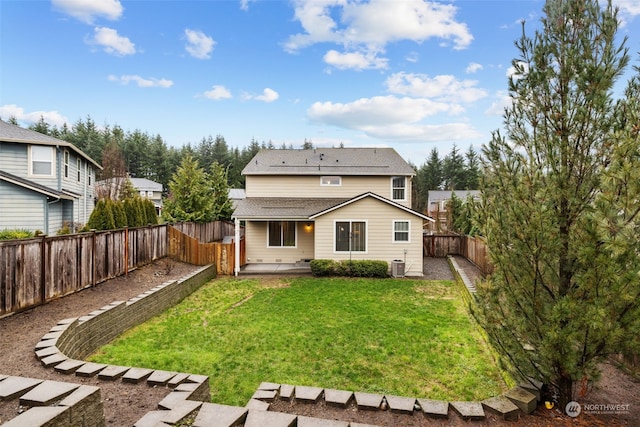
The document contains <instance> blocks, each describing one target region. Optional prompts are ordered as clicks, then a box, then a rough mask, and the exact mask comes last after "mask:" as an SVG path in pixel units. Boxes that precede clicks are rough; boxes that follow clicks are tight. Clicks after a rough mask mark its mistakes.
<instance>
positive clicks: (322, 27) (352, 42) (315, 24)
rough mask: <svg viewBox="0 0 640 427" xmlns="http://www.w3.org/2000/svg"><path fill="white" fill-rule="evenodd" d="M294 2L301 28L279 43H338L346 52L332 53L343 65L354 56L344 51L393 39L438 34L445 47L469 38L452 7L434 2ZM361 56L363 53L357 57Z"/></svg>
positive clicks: (374, 48)
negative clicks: (339, 56) (340, 55)
mask: <svg viewBox="0 0 640 427" xmlns="http://www.w3.org/2000/svg"><path fill="white" fill-rule="evenodd" d="M293 3H294V9H295V18H296V19H297V20H298V21H299V22H300V24H301V25H302V28H303V29H304V32H302V33H298V34H294V35H291V36H290V37H289V38H288V40H287V41H286V42H285V44H284V48H285V49H286V50H287V51H289V52H296V51H298V50H300V49H303V48H305V47H308V46H311V45H313V44H316V43H335V44H338V45H342V46H343V47H344V50H345V53H344V54H342V57H341V58H338V57H337V56H336V54H335V53H332V54H331V55H333V57H334V59H336V63H337V64H339V65H342V66H343V67H344V68H350V67H346V66H345V65H346V64H348V63H349V61H347V59H348V60H353V59H354V58H353V57H350V56H348V55H352V54H353V52H373V53H377V52H381V51H384V48H385V46H386V45H387V44H388V43H391V42H395V41H400V40H413V41H415V42H417V43H422V42H423V41H425V40H429V39H432V38H437V39H440V40H443V41H445V42H444V43H443V44H444V45H446V46H450V45H452V46H453V48H454V49H465V48H467V47H468V46H469V45H470V44H471V41H472V40H473V36H472V35H471V32H470V31H469V28H468V27H467V25H466V24H465V23H462V22H458V21H456V19H455V15H456V12H457V8H456V7H454V6H452V5H449V4H442V3H438V2H435V1H428V0H427V1H425V0H403V1H389V0H370V1H369V2H362V1H360V0H294V2H293ZM381 17H384V19H381ZM333 52H335V51H333ZM355 55H356V56H357V55H358V54H355ZM361 55H362V54H361ZM364 58H367V55H366V54H364V55H363V57H362V58H360V60H361V61H362V59H364ZM338 59H342V61H338ZM385 61H386V60H385ZM359 63H360V62H358V61H357V64H359ZM355 68H358V66H356V67H355Z"/></svg>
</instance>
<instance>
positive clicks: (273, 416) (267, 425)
mask: <svg viewBox="0 0 640 427" xmlns="http://www.w3.org/2000/svg"><path fill="white" fill-rule="evenodd" d="M296 418H297V416H295V415H292V414H285V413H282V412H267V411H256V410H253V409H250V410H249V413H248V414H247V419H246V420H245V421H244V427H293V426H295V425H296Z"/></svg>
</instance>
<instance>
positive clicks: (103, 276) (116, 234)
mask: <svg viewBox="0 0 640 427" xmlns="http://www.w3.org/2000/svg"><path fill="white" fill-rule="evenodd" d="M165 256H167V226H165V225H158V226H149V227H139V228H124V229H119V230H110V231H100V232H89V233H80V234H71V235H65V236H52V237H46V236H45V237H37V238H33V239H21V240H10V241H3V242H0V316H2V315H5V314H8V313H13V312H16V311H20V310H23V309H26V308H29V307H33V306H36V305H40V304H43V303H45V302H47V301H50V300H52V299H55V298H58V297H61V296H63V295H67V294H70V293H73V292H76V291H78V290H80V289H83V288H86V287H88V286H95V285H96V284H98V283H101V282H104V281H105V280H108V279H112V278H114V277H117V276H121V275H123V274H126V273H127V272H128V271H129V270H131V269H133V268H135V267H138V266H141V265H144V264H149V263H151V262H152V261H154V260H156V259H158V258H162V257H165Z"/></svg>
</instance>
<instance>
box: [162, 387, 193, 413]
mask: <svg viewBox="0 0 640 427" xmlns="http://www.w3.org/2000/svg"><path fill="white" fill-rule="evenodd" d="M189 395H190V393H188V392H186V391H172V392H171V393H169V394H167V395H166V396H165V397H164V399H162V400H161V401H160V402H159V403H158V408H159V409H166V410H172V409H173V408H175V407H177V406H179V405H181V404H182V402H184V401H185V400H187V399H188V398H189Z"/></svg>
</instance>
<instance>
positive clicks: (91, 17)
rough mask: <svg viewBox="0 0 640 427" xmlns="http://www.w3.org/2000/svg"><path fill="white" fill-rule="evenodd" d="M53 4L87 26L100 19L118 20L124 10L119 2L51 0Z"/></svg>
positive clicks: (113, 0) (116, 0) (106, 0)
mask: <svg viewBox="0 0 640 427" xmlns="http://www.w3.org/2000/svg"><path fill="white" fill-rule="evenodd" d="M51 4H52V5H53V7H55V8H56V9H58V10H60V11H61V12H63V13H65V14H67V15H70V16H72V17H74V18H76V19H78V20H79V21H82V22H84V23H86V24H93V22H94V21H95V19H96V18H98V17H103V18H106V19H109V20H111V21H114V20H117V19H119V18H120V17H121V16H122V12H123V10H124V8H123V7H122V4H120V1H118V0H51Z"/></svg>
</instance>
